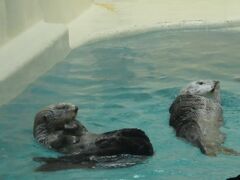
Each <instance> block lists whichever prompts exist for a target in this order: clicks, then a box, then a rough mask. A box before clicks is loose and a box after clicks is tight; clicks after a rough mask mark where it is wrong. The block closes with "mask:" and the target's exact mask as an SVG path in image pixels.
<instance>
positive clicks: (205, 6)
mask: <svg viewBox="0 0 240 180" xmlns="http://www.w3.org/2000/svg"><path fill="white" fill-rule="evenodd" d="M239 6H240V2H239V1H238V0H229V1H225V0H211V1H194V2H193V1H191V0H182V1H179V2H174V3H173V2H169V1H166V0H131V1H127V0H123V1H116V0H51V1H49V0H0V24H1V26H0V94H1V96H0V105H1V104H5V103H7V102H9V101H10V100H11V99H13V98H14V97H16V96H17V95H18V94H19V93H20V92H22V91H23V90H24V89H25V88H26V87H27V85H28V84H29V83H31V82H33V81H34V80H35V79H36V78H37V77H38V76H40V75H41V74H44V73H45V72H46V71H48V70H49V69H51V67H52V66H53V65H54V64H55V63H57V62H59V61H61V60H62V59H63V58H64V57H65V56H66V55H67V54H68V53H69V52H70V50H71V48H75V47H78V46H79V45H82V44H84V43H86V42H88V41H89V40H94V39H99V38H104V37H109V36H110V35H114V34H119V33H125V32H135V31H147V30H149V29H152V28H169V27H174V26H176V27H185V26H186V25H190V24H191V25H200V26H201V25H209V24H219V23H220V24H221V23H226V22H227V23H228V25H229V26H230V24H231V22H232V21H234V22H236V21H238V20H240V13H239V10H238V7H239ZM229 22H230V24H229ZM235 29H236V30H237V28H235Z"/></svg>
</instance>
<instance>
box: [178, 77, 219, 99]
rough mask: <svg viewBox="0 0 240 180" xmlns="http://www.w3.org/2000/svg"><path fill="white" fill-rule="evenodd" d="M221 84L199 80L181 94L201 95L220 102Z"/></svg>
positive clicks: (190, 84)
mask: <svg viewBox="0 0 240 180" xmlns="http://www.w3.org/2000/svg"><path fill="white" fill-rule="evenodd" d="M219 91H220V83H219V81H214V80H199V81H194V82H191V83H189V84H188V85H187V86H186V87H185V88H183V89H182V90H181V92H180V94H191V95H200V96H204V97H207V98H210V99H213V100H216V101H218V102H219V101H220V95H219Z"/></svg>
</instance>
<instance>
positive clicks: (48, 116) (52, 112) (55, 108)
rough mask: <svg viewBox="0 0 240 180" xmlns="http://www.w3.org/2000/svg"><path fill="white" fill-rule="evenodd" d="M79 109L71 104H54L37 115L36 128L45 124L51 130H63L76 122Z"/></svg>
mask: <svg viewBox="0 0 240 180" xmlns="http://www.w3.org/2000/svg"><path fill="white" fill-rule="evenodd" d="M77 111H78V107H77V106H75V105H73V104H70V103H58V104H53V105H50V106H48V107H46V108H45V109H43V110H41V111H40V112H38V113H37V115H36V117H35V122H34V126H37V125H39V124H45V125H46V126H47V128H48V129H49V130H53V129H54V130H58V129H63V128H64V126H65V125H66V124H68V123H70V122H71V121H73V120H75V118H76V116H77Z"/></svg>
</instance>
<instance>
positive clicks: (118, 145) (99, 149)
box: [34, 128, 153, 171]
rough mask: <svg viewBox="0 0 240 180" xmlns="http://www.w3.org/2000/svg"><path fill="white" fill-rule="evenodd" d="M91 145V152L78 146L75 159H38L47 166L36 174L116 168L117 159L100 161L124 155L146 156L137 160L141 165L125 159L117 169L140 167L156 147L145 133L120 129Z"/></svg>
mask: <svg viewBox="0 0 240 180" xmlns="http://www.w3.org/2000/svg"><path fill="white" fill-rule="evenodd" d="M68 133H70V132H68ZM79 143H81V142H79ZM88 144H90V145H89V148H87V149H84V150H81V149H79V151H78V149H77V147H78V146H74V147H73V150H74V152H75V153H74V154H72V155H71V154H70V155H66V156H60V157H58V158H45V157H36V158H34V160H35V161H38V162H43V163H44V164H42V165H41V166H40V167H39V168H37V169H36V170H37V171H57V170H63V169H76V168H95V167H106V166H107V167H113V166H111V164H112V163H114V162H115V161H116V158H115V159H114V158H102V159H101V158H100V157H106V156H115V155H117V156H120V155H122V154H128V155H139V156H142V157H141V158H137V159H138V161H137V162H132V163H131V162H128V163H126V162H127V161H129V158H126V157H125V160H126V162H124V161H123V162H121V163H120V164H119V166H116V167H125V166H132V165H134V164H137V163H140V162H142V161H143V160H144V159H145V158H143V157H145V156H151V155H153V147H152V144H151V142H150V140H149V138H148V137H147V136H146V134H145V133H144V132H143V131H142V130H140V129H135V128H132V129H120V130H115V131H110V132H106V133H103V134H99V135H97V138H95V139H94V142H90V143H89V142H88ZM70 146H71V145H70ZM70 146H69V148H70ZM67 147H68V146H67ZM93 157H95V158H93ZM96 158H97V159H98V160H99V159H101V160H100V162H99V161H97V160H96ZM103 164H105V165H103ZM106 164H108V165H106Z"/></svg>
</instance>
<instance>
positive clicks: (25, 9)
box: [0, 0, 93, 46]
mask: <svg viewBox="0 0 240 180" xmlns="http://www.w3.org/2000/svg"><path fill="white" fill-rule="evenodd" d="M92 2H93V0H81V1H79V0H50V1H49V0H0V22H1V28H0V46H2V45H3V44H5V43H6V42H7V41H9V40H11V39H12V38H14V37H15V36H17V35H18V34H19V33H21V32H23V31H24V30H26V29H27V28H29V27H31V26H32V25H34V24H35V23H37V22H40V21H45V22H50V23H64V24H65V23H68V22H69V21H71V20H72V19H74V18H75V17H77V16H78V15H79V14H80V13H81V12H82V11H84V10H85V9H87V7H89V6H90V5H91V3H92Z"/></svg>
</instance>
